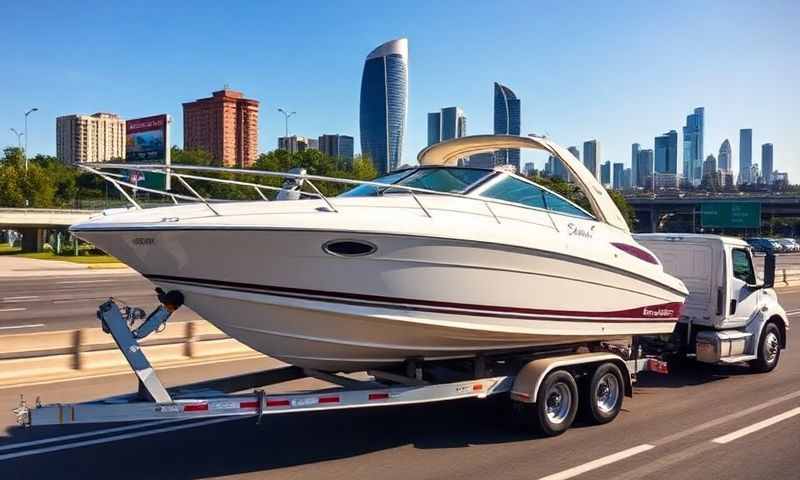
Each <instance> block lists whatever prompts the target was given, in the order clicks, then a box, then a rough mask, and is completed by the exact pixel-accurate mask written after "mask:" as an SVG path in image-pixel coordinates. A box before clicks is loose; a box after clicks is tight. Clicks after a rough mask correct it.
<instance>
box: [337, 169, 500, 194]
mask: <svg viewBox="0 0 800 480" xmlns="http://www.w3.org/2000/svg"><path fill="white" fill-rule="evenodd" d="M491 174H492V171H491V170H483V169H476V168H454V167H443V168H418V169H416V170H405V171H402V172H395V173H390V174H389V175H385V176H383V177H380V178H376V179H375V180H373V181H375V182H379V183H390V184H394V185H403V186H406V187H413V188H421V189H425V190H433V191H436V192H446V193H463V192H465V191H466V190H467V188H469V187H470V185H473V184H475V183H477V182H478V181H480V180H481V179H483V178H486V177H488V176H489V175H491ZM379 191H380V193H382V194H383V193H402V192H403V190H401V189H392V188H383V189H381V188H380V187H374V186H370V185H359V186H358V187H356V188H353V189H351V190H348V191H347V192H345V193H343V194H341V195H340V196H342V197H363V196H374V195H377V194H378V193H379Z"/></svg>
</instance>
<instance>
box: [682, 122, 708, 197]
mask: <svg viewBox="0 0 800 480" xmlns="http://www.w3.org/2000/svg"><path fill="white" fill-rule="evenodd" d="M704 132H705V109H704V108H703V107H697V108H695V109H694V113H692V114H689V115H687V116H686V126H684V127H683V175H684V176H685V177H686V179H687V181H689V182H690V183H692V184H693V185H697V184H699V183H700V180H701V179H702V176H703V165H702V163H703V135H704Z"/></svg>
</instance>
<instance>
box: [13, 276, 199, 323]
mask: <svg viewBox="0 0 800 480" xmlns="http://www.w3.org/2000/svg"><path fill="white" fill-rule="evenodd" d="M154 288H155V287H154V286H153V285H152V284H151V283H150V282H149V281H148V280H146V279H144V278H143V277H142V276H140V275H138V274H130V275H129V274H114V275H108V274H104V275H103V274H98V275H81V276H60V277H59V276H37V277H20V278H13V277H0V335H2V334H8V333H26V332H35V331H45V330H66V329H74V328H84V327H96V326H98V323H97V319H96V317H95V312H96V311H97V306H98V305H100V304H101V303H103V301H105V300H106V299H108V297H115V298H118V299H120V300H123V301H125V302H127V303H129V304H131V305H135V306H137V307H142V308H145V309H146V310H147V311H150V310H151V309H153V308H155V307H156V306H157V305H158V301H157V300H156V297H155V294H154V292H153V289H154ZM172 318H173V321H174V320H178V321H183V320H193V319H198V318H199V317H198V316H197V315H196V314H195V313H194V312H192V311H191V310H189V309H188V308H181V309H180V310H178V311H177V312H175V315H174V316H173V317H172Z"/></svg>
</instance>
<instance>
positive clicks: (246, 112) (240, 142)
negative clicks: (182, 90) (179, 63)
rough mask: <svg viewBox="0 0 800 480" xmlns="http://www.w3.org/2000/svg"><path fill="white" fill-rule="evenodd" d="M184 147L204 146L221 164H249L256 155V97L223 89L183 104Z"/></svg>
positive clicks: (231, 165)
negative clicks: (253, 98) (246, 96)
mask: <svg viewBox="0 0 800 480" xmlns="http://www.w3.org/2000/svg"><path fill="white" fill-rule="evenodd" d="M183 148H184V149H185V150H195V149H203V150H205V151H207V152H209V153H210V154H211V155H213V157H214V159H215V160H216V161H217V164H218V165H221V166H224V167H238V168H245V167H249V166H250V165H252V164H253V163H254V162H255V161H256V158H257V157H258V100H250V99H247V98H244V96H243V95H242V93H241V92H236V91H233V90H228V89H225V90H220V91H217V92H214V93H213V94H212V96H211V97H209V98H201V99H199V100H196V101H194V102H187V103H184V104H183Z"/></svg>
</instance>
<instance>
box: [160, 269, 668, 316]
mask: <svg viewBox="0 0 800 480" xmlns="http://www.w3.org/2000/svg"><path fill="white" fill-rule="evenodd" d="M145 277H147V278H148V279H150V280H154V281H159V280H160V281H165V282H171V283H184V284H192V285H198V286H205V287H211V288H220V289H225V290H234V291H244V292H257V293H267V294H270V295H276V296H283V297H291V298H300V299H305V300H315V301H326V302H337V303H344V304H349V305H364V306H372V307H385V306H386V305H385V304H389V305H391V306H392V307H393V308H401V309H404V310H418V311H428V312H440V313H452V314H459V315H478V316H498V317H512V318H530V317H529V316H537V317H542V316H545V317H565V318H564V319H565V320H569V321H594V322H600V321H605V320H606V319H613V320H614V321H618V322H675V321H677V320H678V318H680V312H681V308H682V307H683V304H682V303H679V302H671V303H662V304H658V305H645V306H642V307H636V308H630V309H626V310H614V311H600V312H597V311H579V310H551V309H538V308H521V307H507V306H493V305H477V304H469V303H454V302H442V301H437V300H418V299H408V298H395V297H385V296H381V295H364V294H359V293H350V292H331V291H324V290H309V289H302V288H291V287H282V286H272V285H258V284H251V283H240V282H228V281H223V280H209V279H199V278H186V277H175V276H169V275H148V274H145ZM378 303H379V304H381V305H376V304H378ZM521 315H524V316H521Z"/></svg>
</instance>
